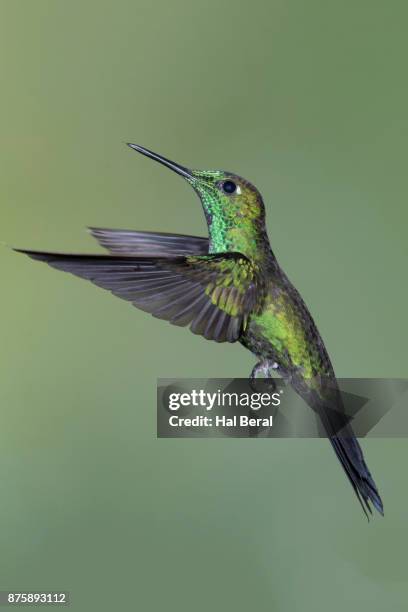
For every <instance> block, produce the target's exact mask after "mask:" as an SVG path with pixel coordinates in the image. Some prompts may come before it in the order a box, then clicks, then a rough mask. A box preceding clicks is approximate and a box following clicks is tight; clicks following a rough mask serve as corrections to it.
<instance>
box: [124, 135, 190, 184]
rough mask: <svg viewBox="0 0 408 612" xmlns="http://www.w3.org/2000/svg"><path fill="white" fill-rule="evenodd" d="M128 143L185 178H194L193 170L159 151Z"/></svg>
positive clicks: (132, 147)
mask: <svg viewBox="0 0 408 612" xmlns="http://www.w3.org/2000/svg"><path fill="white" fill-rule="evenodd" d="M127 145H128V147H130V148H131V149H134V150H135V151H138V152H139V153H141V154H142V155H146V156H147V157H150V158H151V159H154V160H156V161H158V162H159V164H163V166H166V167H167V168H170V170H174V172H177V174H180V175H181V176H184V178H186V179H192V178H194V177H193V175H192V173H191V170H189V169H188V168H185V167H184V166H180V164H176V163H175V162H172V161H170V160H169V159H166V157H163V156H162V155H159V154H158V153H153V151H149V149H145V148H144V147H141V146H140V145H136V144H132V143H131V142H128V143H127Z"/></svg>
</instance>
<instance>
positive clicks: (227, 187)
mask: <svg viewBox="0 0 408 612" xmlns="http://www.w3.org/2000/svg"><path fill="white" fill-rule="evenodd" d="M222 190H223V191H224V192H225V193H228V194H231V193H234V191H236V190H237V186H236V184H235V183H234V181H224V182H223V184H222Z"/></svg>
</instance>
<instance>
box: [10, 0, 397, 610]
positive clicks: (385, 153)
mask: <svg viewBox="0 0 408 612" xmlns="http://www.w3.org/2000/svg"><path fill="white" fill-rule="evenodd" d="M407 19H408V6H407V3H406V2H404V1H402V0H401V1H393V0H391V1H390V2H387V3H385V2H380V1H377V0H373V1H368V0H366V1H361V0H357V1H356V0H353V1H350V0H346V1H345V2H332V1H329V2H327V1H324V0H309V1H308V2H305V1H304V0H286V1H285V0H265V1H259V0H253V1H252V2H247V3H243V2H241V3H237V2H233V1H232V0H225V1H223V0H218V1H217V2H216V1H215V0H209V1H207V2H188V1H187V0H173V1H172V2H166V1H165V0H160V1H158V2H148V1H147V0H116V1H115V2H108V1H106V0H98V1H97V0H81V1H79V0H71V1H70V2H67V1H65V0H36V1H35V2H29V1H26V2H16V1H15V0H2V1H1V4H0V34H1V37H0V45H1V53H0V63H1V82H2V87H1V97H0V135H1V147H0V155H1V160H0V173H1V178H0V190H1V194H0V202H1V204H0V206H1V232H0V240H1V241H4V243H7V244H11V245H15V246H22V247H31V248H40V249H41V248H43V249H59V250H72V251H94V252H99V251H100V249H99V247H98V246H97V245H96V243H94V242H93V241H92V239H91V237H90V236H88V235H87V234H86V232H85V231H84V227H85V226H86V225H96V226H106V227H129V228H135V229H144V230H162V231H175V232H186V233H197V234H203V233H204V232H205V224H204V219H203V214H202V212H201V209H200V205H199V202H198V200H197V199H196V198H195V196H194V195H193V193H192V192H191V190H190V188H189V187H188V185H186V184H185V183H184V181H182V180H181V179H180V178H179V177H176V176H175V175H173V174H172V173H170V172H168V171H166V170H165V169H164V168H163V167H161V166H159V165H158V164H154V163H153V162H151V161H149V160H147V159H145V158H143V157H141V156H138V155H136V154H135V153H134V152H132V151H130V150H129V149H128V148H127V147H126V146H125V145H124V142H126V141H129V140H130V141H134V142H137V143H140V144H143V145H145V146H147V147H150V148H152V149H153V150H156V151H158V152H160V153H162V154H164V155H167V156H168V157H170V158H173V159H174V160H176V161H179V162H181V163H183V164H185V165H191V166H193V167H198V168H224V169H228V170H233V171H236V172H237V173H240V174H242V175H244V176H246V177H247V178H249V179H250V180H252V181H254V182H255V184H256V185H257V186H259V188H260V190H261V191H262V193H263V194H264V197H265V200H266V203H267V215H268V227H269V232H270V236H271V240H272V243H273V245H274V250H275V252H276V254H277V255H278V257H279V259H280V261H281V263H282V265H283V266H284V268H285V269H286V271H287V273H288V274H289V276H290V277H291V279H292V280H293V281H294V283H295V284H296V285H297V287H298V288H299V289H300V290H301V292H302V294H303V295H304V297H305V299H306V301H307V303H308V305H309V307H310V308H311V310H312V313H313V315H314V316H315V318H316V321H317V324H318V326H319V328H320V329H321V332H322V334H323V337H324V338H325V341H326V343H327V347H328V349H329V352H330V354H331V356H332V359H333V362H334V365H335V368H336V371H337V373H338V375H339V376H390V377H391V376H392V377H399V376H401V377H406V376H408V367H407V359H406V345H407V326H406V312H407V306H408V290H407V282H406V269H407V239H406V228H407V221H408V209H407V195H408V184H407V171H406V147H407V137H408V121H407V106H408V85H407V78H406V61H407V59H406V58H407V52H408V42H407V37H406V27H407V26H406V24H407ZM0 267H1V279H2V291H1V296H2V298H1V308H2V323H1V326H0V333H1V352H0V378H1V384H0V398H1V414H2V418H1V427H0V496H1V504H0V548H1V560H0V588H1V589H17V590H21V589H47V588H48V589H66V590H69V591H70V592H71V599H72V609H74V610H75V611H78V612H80V611H93V610H95V611H96V610H98V611H105V610H115V609H122V610H133V609H137V610H159V609H163V608H165V609H167V610H171V611H173V610H174V611H176V610H177V611H181V612H184V611H186V612H187V611H189V610H196V611H204V610H205V611H207V610H214V609H215V610H220V609H224V610H234V611H236V612H241V611H244V610H245V611H246V610H248V609H249V608H254V609H256V610H259V611H262V612H263V611H269V610H278V611H279V612H293V611H297V610H300V611H302V612H303V611H304V612H308V611H315V612H320V611H322V612H326V611H327V610H330V611H331V612H340V611H342V610H344V609H345V608H347V609H349V610H359V611H362V612H364V611H366V610H370V611H371V612H376V611H383V610H384V608H387V609H390V610H393V612H399V611H402V610H406V609H407V605H408V583H407V552H406V551H407V545H408V527H407V520H406V516H407V509H406V504H407V501H408V491H407V479H406V464H407V459H408V445H407V442H406V441H405V440H395V439H393V440H368V441H366V442H364V449H365V451H366V454H367V458H368V463H369V465H370V468H371V470H372V472H373V473H374V474H375V477H376V480H377V482H378V484H379V487H380V489H381V492H382V495H383V498H384V501H385V509H386V516H385V519H381V518H380V517H375V519H374V520H373V521H372V522H371V523H370V524H367V522H366V521H365V519H364V517H363V516H362V513H361V510H360V508H359V506H358V504H357V502H356V500H355V499H354V497H353V494H352V491H351V488H350V486H349V484H348V482H347V480H346V478H345V476H344V474H343V473H342V471H341V469H340V468H339V466H338V465H337V462H336V459H335V456H334V454H333V453H332V452H331V449H330V447H329V445H328V443H327V442H325V441H324V440H303V441H302V440H220V439H216V440H163V439H161V440H157V439H156V431H155V427H156V408H155V394H156V378H157V377H190V376H191V377H211V376H223V377H228V376H245V375H246V374H247V373H249V371H250V369H251V368H252V366H253V363H254V361H253V358H252V356H251V355H250V354H249V353H248V352H246V351H245V350H244V349H243V348H242V347H240V346H219V345H216V344H215V343H214V344H212V343H210V342H205V341H204V340H202V339H200V338H197V337H195V336H193V335H192V334H190V333H189V332H187V331H186V330H180V329H179V328H175V327H172V326H170V325H168V324H166V323H165V322H162V321H158V320H155V319H153V318H151V317H149V316H148V315H146V314H145V313H142V312H138V311H136V310H135V309H133V308H131V307H130V306H129V305H127V304H126V303H124V302H122V301H120V300H118V299H116V298H114V297H112V296H111V295H109V294H108V293H105V292H103V291H101V290H100V289H98V288H96V287H94V286H92V285H90V284H87V283H85V282H83V281H81V280H79V279H75V278H74V277H70V276H67V275H64V274H61V273H59V272H56V271H54V270H51V269H50V268H48V267H46V266H44V265H40V264H37V263H35V262H33V261H31V260H29V259H26V258H24V257H22V256H19V255H17V254H15V253H13V252H11V251H9V250H7V248H5V247H4V248H3V249H2V253H1V257H0Z"/></svg>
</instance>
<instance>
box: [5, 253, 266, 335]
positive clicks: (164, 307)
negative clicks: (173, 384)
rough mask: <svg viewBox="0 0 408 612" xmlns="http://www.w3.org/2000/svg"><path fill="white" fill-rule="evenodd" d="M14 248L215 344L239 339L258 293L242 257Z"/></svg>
mask: <svg viewBox="0 0 408 612" xmlns="http://www.w3.org/2000/svg"><path fill="white" fill-rule="evenodd" d="M16 250H18V251H19V252H21V253H25V254H26V255H29V256H30V257H32V258H33V259H37V260H39V261H44V262H46V263H48V264H49V265H50V266H52V267H54V268H57V269H58V270H64V271H65V272H71V273H72V274H75V275H76V276H80V277H81V278H85V279H88V280H90V281H91V282H93V283H94V284H95V285H98V286H99V287H103V288H104V289H108V290H109V291H111V292H112V293H113V294H114V295H117V296H118V297H120V298H122V299H124V300H127V301H129V302H132V304H133V305H134V306H136V307H138V308H140V309H142V310H145V311H147V312H149V313H151V314H152V315H153V316H155V317H158V318H160V319H165V320H167V321H170V323H173V324H175V325H180V326H187V325H189V326H190V329H191V331H192V332H193V333H195V334H200V335H202V336H204V337H205V338H207V339H208V340H216V341H217V342H235V341H236V340H238V338H239V337H240V335H241V333H242V331H243V330H244V329H245V327H246V323H247V318H248V315H249V314H250V313H251V312H252V311H253V310H254V308H256V305H257V303H258V301H259V300H258V298H259V296H260V295H261V292H262V290H261V285H260V280H259V277H258V274H257V272H256V270H255V268H254V266H253V264H252V263H251V262H250V261H249V259H247V258H246V257H245V256H244V255H241V254H240V253H223V254H215V255H204V256H200V255H189V256H187V257H184V256H179V257H169V258H165V257H133V256H127V257H123V256H118V255H69V254H62V253H43V252H37V251H26V250H20V249H16Z"/></svg>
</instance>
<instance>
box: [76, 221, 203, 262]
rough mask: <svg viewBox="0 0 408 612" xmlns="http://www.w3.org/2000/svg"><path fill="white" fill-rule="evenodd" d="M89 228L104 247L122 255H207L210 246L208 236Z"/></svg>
mask: <svg viewBox="0 0 408 612" xmlns="http://www.w3.org/2000/svg"><path fill="white" fill-rule="evenodd" d="M88 229H89V231H90V233H91V235H92V236H93V237H94V238H96V240H97V241H98V242H99V244H100V245H101V246H102V247H104V248H105V249H107V250H108V251H110V252H111V253H115V254H121V255H125V254H126V255H156V256H160V255H162V256H165V257H166V256H168V257H169V256H171V255H190V254H192V253H194V254H195V255H206V254H207V253H208V248H209V242H208V238H200V237H199V236H185V235H183V234H165V233H162V232H136V231H133V230H121V229H104V228H99V227H90V228H88Z"/></svg>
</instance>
